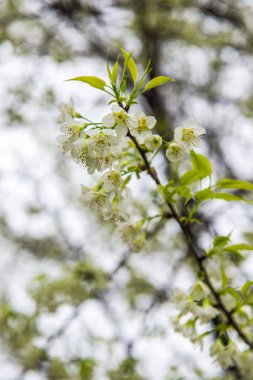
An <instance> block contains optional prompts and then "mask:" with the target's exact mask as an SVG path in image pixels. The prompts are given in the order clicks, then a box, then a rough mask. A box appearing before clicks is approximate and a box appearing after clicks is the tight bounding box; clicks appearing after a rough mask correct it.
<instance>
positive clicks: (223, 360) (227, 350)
mask: <svg viewBox="0 0 253 380" xmlns="http://www.w3.org/2000/svg"><path fill="white" fill-rule="evenodd" d="M236 353H237V347H236V345H235V343H234V342H232V341H231V340H230V341H229V343H228V344H227V345H226V346H225V345H224V344H223V343H222V342H221V340H220V339H217V340H216V341H215V342H214V344H213V345H212V346H211V348H210V354H211V356H213V357H215V359H216V361H217V362H218V363H219V364H220V365H221V367H222V368H228V367H229V366H231V365H233V364H234V360H233V359H234V356H235V355H236Z"/></svg>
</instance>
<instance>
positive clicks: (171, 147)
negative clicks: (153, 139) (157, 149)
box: [166, 140, 185, 162]
mask: <svg viewBox="0 0 253 380" xmlns="http://www.w3.org/2000/svg"><path fill="white" fill-rule="evenodd" d="M166 157H167V158H168V160H170V161H172V162H176V161H180V160H182V159H183V158H184V157H185V150H184V147H183V146H182V144H180V143H179V142H177V141H175V140H173V141H171V142H170V143H169V144H168V146H167V149H166Z"/></svg>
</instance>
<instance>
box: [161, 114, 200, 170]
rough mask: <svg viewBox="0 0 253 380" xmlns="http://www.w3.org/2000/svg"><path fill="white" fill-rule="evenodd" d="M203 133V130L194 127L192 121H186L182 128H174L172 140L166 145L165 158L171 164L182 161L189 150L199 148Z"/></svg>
mask: <svg viewBox="0 0 253 380" xmlns="http://www.w3.org/2000/svg"><path fill="white" fill-rule="evenodd" d="M205 133H206V130H205V129H204V128H202V127H198V126H196V125H195V123H194V122H193V121H192V120H187V121H186V122H185V123H184V125H183V126H182V127H177V128H175V132H174V140H172V141H171V142H170V143H169V144H168V147H167V150H166V157H167V158H168V159H169V160H170V161H172V162H176V161H180V160H182V159H183V158H184V157H185V156H186V154H187V153H190V151H191V149H194V148H200V147H201V145H202V141H201V138H200V136H201V135H203V134H205Z"/></svg>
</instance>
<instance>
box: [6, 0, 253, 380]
mask: <svg viewBox="0 0 253 380" xmlns="http://www.w3.org/2000/svg"><path fill="white" fill-rule="evenodd" d="M115 43H119V44H120V45H121V46H122V47H124V49H126V50H128V51H133V50H134V52H135V53H134V56H135V59H136V62H138V63H139V67H140V69H141V67H145V65H146V63H147V61H148V59H149V58H151V66H152V67H153V71H152V72H151V77H154V76H157V75H168V76H171V77H173V78H175V79H176V82H175V83H173V84H171V85H169V86H164V88H160V87H159V88H157V89H155V90H154V91H151V92H148V93H147V95H146V96H145V97H143V98H142V99H141V106H142V107H143V108H144V109H145V111H146V112H147V113H148V114H150V115H155V116H156V118H157V119H158V121H159V123H158V127H157V131H158V132H159V133H162V134H165V133H168V132H170V131H173V130H174V128H175V127H176V126H178V125H180V123H181V122H182V121H184V120H185V119H187V118H189V117H191V118H193V119H194V120H195V121H196V122H197V123H198V124H199V125H201V126H202V127H204V128H206V130H207V138H206V139H205V144H204V147H203V148H202V152H203V153H204V154H207V155H208V156H209V157H210V159H211V161H212V163H213V164H214V167H215V172H216V176H225V177H231V178H240V179H245V180H248V181H253V132H252V117H253V55H252V54H253V3H252V0H224V1H223V0H90V1H88V0H1V1H0V84H1V85H0V98H1V102H0V129H1V139H0V247H1V258H0V269H1V298H0V325H1V340H0V366H1V371H0V380H37V379H48V380H65V379H66V380H68V379H76V380H92V379H99V380H100V379H101V380H103V379H110V380H123V379H126V380H128V379H129V380H144V379H145V380H146V379H147V380H151V379H152V380H153V379H155V380H169V379H170V380H175V379H186V380H195V379H203V380H206V379H214V378H215V379H218V378H219V379H225V378H229V377H226V376H232V375H233V374H231V373H229V371H221V370H220V369H219V368H218V366H217V365H216V364H215V363H214V362H213V361H212V360H211V359H210V358H209V356H208V354H207V351H206V349H204V348H203V349H202V348H201V347H196V346H193V345H192V344H191V343H190V342H189V341H188V340H187V339H186V338H183V337H182V336H181V335H179V334H176V333H175V332H174V331H173V327H172V326H171V322H170V320H171V319H172V317H173V313H174V307H173V306H171V305H170V303H169V295H170V289H171V288H172V287H175V286H179V287H181V288H185V289H187V288H188V287H189V286H190V285H191V283H192V281H193V279H194V271H193V270H192V263H191V261H190V260H189V258H188V256H187V252H186V250H185V248H184V243H183V241H181V237H180V235H179V234H178V229H177V228H176V226H175V225H174V224H173V223H172V224H169V225H168V226H167V228H165V229H163V230H162V231H160V232H161V233H160V234H159V233H157V235H156V236H155V243H154V246H152V245H151V246H150V252H149V253H144V254H140V255H132V254H131V252H129V251H128V249H127V247H123V246H122V244H119V243H118V241H117V239H116V238H115V237H114V235H113V234H112V226H111V225H109V224H107V225H104V226H101V225H100V224H99V223H98V222H97V220H96V218H95V217H94V216H93V215H92V214H91V213H89V212H88V211H87V210H86V209H85V208H84V207H83V205H81V203H80V201H79V194H80V184H88V185H89V184H90V183H91V182H90V181H91V180H90V179H89V178H88V176H87V174H86V173H85V171H84V170H83V169H82V168H79V167H78V166H77V165H76V164H74V163H72V162H71V161H70V160H67V159H66V158H65V157H64V156H63V155H62V153H61V151H60V149H59V147H58V146H57V142H56V139H57V135H58V134H59V125H58V124H57V118H58V113H57V105H58V103H59V102H62V101H64V102H68V101H69V99H70V98H71V97H72V98H73V99H74V103H75V105H76V108H77V110H80V112H81V113H82V114H83V115H85V116H86V117H88V118H94V115H95V117H96V120H98V119H99V118H100V117H102V116H104V115H105V114H106V113H107V112H108V106H107V102H108V100H110V99H108V97H107V96H106V95H104V94H103V93H101V94H100V93H99V92H97V91H96V90H95V89H92V88H90V87H88V86H86V85H84V84H81V83H74V82H65V83H64V80H65V79H68V78H70V77H75V76H79V75H98V76H99V77H102V78H106V68H105V56H106V54H107V49H108V47H109V48H110V52H109V60H111V62H113V60H115V58H116V57H117V54H118V52H117V50H116V47H115ZM159 163H160V164H161V166H162V168H163V174H164V176H165V177H167V178H170V176H172V175H176V174H175V168H174V167H173V166H172V167H170V166H169V164H168V163H165V162H163V159H162V157H160V161H159ZM134 186H135V190H136V193H137V195H138V194H143V189H144V188H145V183H144V184H143V183H142V184H138V183H137V182H136V183H135V185H134ZM144 194H145V193H144ZM144 198H145V195H144ZM203 215H204V217H205V220H206V223H207V224H208V228H209V229H210V231H214V230H218V232H219V234H228V233H229V232H231V231H232V230H234V232H233V236H234V237H235V239H237V238H240V237H241V236H242V235H244V237H245V238H247V239H248V241H249V242H252V241H253V232H252V226H253V214H252V210H250V209H249V208H248V207H247V206H240V207H238V206H236V207H235V206H231V204H229V205H228V206H222V207H220V204H219V203H217V204H216V203H215V205H214V206H213V207H212V209H210V208H208V207H206V208H205V209H204V211H203ZM214 215H215V216H214ZM158 232H159V231H158ZM196 233H198V235H199V240H200V241H202V242H203V245H207V246H208V244H209V242H208V238H207V236H206V232H204V231H201V230H198V231H196ZM249 263H252V261H250V259H249V260H246V261H245V262H244V263H242V265H241V274H240V276H242V277H243V278H250V275H251V274H252V269H250V265H249ZM230 378H232V377H230Z"/></svg>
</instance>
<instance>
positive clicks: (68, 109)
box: [57, 99, 76, 123]
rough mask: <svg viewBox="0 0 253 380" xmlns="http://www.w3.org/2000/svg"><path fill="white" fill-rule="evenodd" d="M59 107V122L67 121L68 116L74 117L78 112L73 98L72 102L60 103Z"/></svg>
mask: <svg viewBox="0 0 253 380" xmlns="http://www.w3.org/2000/svg"><path fill="white" fill-rule="evenodd" d="M57 109H58V111H59V112H60V115H59V117H58V123H65V122H66V121H67V118H68V116H71V117H74V116H75V114H76V111H75V108H74V104H73V100H72V99H70V103H63V102H62V103H60V104H59V105H58V107H57Z"/></svg>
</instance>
